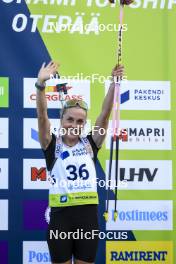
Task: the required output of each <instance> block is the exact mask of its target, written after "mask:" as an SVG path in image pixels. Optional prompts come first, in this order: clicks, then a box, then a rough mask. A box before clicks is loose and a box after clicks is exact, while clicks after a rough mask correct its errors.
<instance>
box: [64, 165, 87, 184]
mask: <svg viewBox="0 0 176 264" xmlns="http://www.w3.org/2000/svg"><path fill="white" fill-rule="evenodd" d="M85 167H86V164H82V165H81V166H80V167H79V168H77V167H76V166H75V165H68V166H67V167H66V170H68V171H69V173H70V176H68V177H67V179H68V180H72V181H75V180H77V179H78V177H79V178H81V179H82V180H87V179H88V178H89V172H88V170H86V168H85Z"/></svg>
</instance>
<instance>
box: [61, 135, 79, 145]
mask: <svg viewBox="0 0 176 264" xmlns="http://www.w3.org/2000/svg"><path fill="white" fill-rule="evenodd" d="M62 140H63V142H64V144H66V145H67V146H69V147H73V146H75V145H76V144H77V143H78V141H79V138H73V139H71V138H67V137H65V136H63V137H62Z"/></svg>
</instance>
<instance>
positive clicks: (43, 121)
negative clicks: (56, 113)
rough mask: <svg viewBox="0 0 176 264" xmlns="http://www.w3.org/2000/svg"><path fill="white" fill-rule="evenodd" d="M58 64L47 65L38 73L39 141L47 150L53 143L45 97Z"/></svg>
mask: <svg viewBox="0 0 176 264" xmlns="http://www.w3.org/2000/svg"><path fill="white" fill-rule="evenodd" d="M57 68H58V64H57V63H55V62H50V63H49V64H48V65H47V66H45V63H43V64H42V67H41V69H40V71H39V73H38V79H37V86H38V88H37V89H36V96H37V98H36V102H37V117H38V130H39V140H40V144H41V147H42V148H43V149H46V148H47V146H48V145H49V143H50V142H51V138H52V136H51V133H50V122H49V119H48V113H47V101H46V97H45V89H44V88H42V87H45V82H46V81H47V80H48V79H49V78H50V76H51V74H53V75H54V74H56V72H57Z"/></svg>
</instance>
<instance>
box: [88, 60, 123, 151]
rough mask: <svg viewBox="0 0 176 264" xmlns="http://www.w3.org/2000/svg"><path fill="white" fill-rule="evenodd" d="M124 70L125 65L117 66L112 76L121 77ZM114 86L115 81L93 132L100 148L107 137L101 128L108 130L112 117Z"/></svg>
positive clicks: (111, 85)
mask: <svg viewBox="0 0 176 264" xmlns="http://www.w3.org/2000/svg"><path fill="white" fill-rule="evenodd" d="M123 72H124V67H123V66H122V65H120V66H115V67H114V69H113V71H112V76H113V77H114V76H119V77H121V76H123ZM114 87H115V83H114V82H113V83H111V84H110V87H109V90H108V93H107V94H106V96H105V98H104V101H103V104H102V109H101V113H100V115H99V116H98V118H97V120H96V122H95V129H94V132H93V133H92V138H93V140H94V142H95V144H96V146H97V147H98V148H99V147H101V145H102V144H103V141H104V139H105V137H106V133H105V134H104V135H101V134H100V133H99V129H100V128H103V129H104V130H105V131H107V128H108V122H109V117H110V114H111V111H112V107H113V98H114ZM102 134H103V133H102Z"/></svg>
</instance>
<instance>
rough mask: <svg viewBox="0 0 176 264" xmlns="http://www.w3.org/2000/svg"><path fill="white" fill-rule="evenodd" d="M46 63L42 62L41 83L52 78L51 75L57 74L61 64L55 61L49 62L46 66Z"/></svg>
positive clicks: (39, 77)
mask: <svg viewBox="0 0 176 264" xmlns="http://www.w3.org/2000/svg"><path fill="white" fill-rule="evenodd" d="M45 64H46V63H45V62H44V63H43V64H42V67H41V68H40V70H39V73H38V80H39V82H40V83H44V82H45V81H47V80H49V79H50V78H51V75H55V74H56V73H57V69H58V67H59V64H58V63H57V62H54V61H51V62H49V63H48V65H46V66H45Z"/></svg>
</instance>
